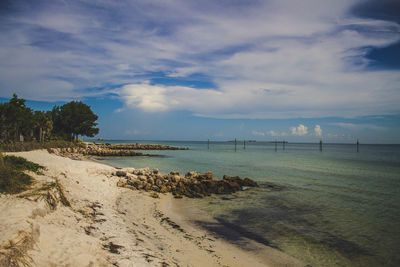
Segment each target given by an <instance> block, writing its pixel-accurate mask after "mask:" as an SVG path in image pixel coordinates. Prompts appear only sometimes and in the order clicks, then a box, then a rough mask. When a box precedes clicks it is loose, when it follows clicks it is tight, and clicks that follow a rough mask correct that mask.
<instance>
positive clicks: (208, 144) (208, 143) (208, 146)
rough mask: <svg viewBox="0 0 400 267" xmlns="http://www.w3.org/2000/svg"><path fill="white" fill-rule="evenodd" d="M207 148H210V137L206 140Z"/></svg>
mask: <svg viewBox="0 0 400 267" xmlns="http://www.w3.org/2000/svg"><path fill="white" fill-rule="evenodd" d="M207 148H208V150H210V139H208V141H207Z"/></svg>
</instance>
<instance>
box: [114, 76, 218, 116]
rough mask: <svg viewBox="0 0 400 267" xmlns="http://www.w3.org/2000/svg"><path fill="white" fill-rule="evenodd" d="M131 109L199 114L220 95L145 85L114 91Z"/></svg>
mask: <svg viewBox="0 0 400 267" xmlns="http://www.w3.org/2000/svg"><path fill="white" fill-rule="evenodd" d="M116 92H117V93H118V94H119V95H120V97H121V98H122V99H123V101H125V104H126V105H127V106H128V107H131V108H135V107H137V108H140V109H142V110H144V111H147V112H162V111H167V110H190V111H192V112H201V111H202V110H203V108H204V107H208V108H210V109H212V108H213V106H218V105H222V104H223V103H218V102H219V101H220V100H221V99H220V98H219V97H218V96H219V95H220V94H221V93H220V92H218V91H215V90H206V89H204V90H196V89H194V88H191V87H185V86H163V85H151V84H149V83H148V82H147V83H140V84H129V85H125V86H123V87H122V88H121V89H118V90H117V91H116Z"/></svg>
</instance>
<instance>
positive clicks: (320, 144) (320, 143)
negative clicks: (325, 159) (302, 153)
mask: <svg viewBox="0 0 400 267" xmlns="http://www.w3.org/2000/svg"><path fill="white" fill-rule="evenodd" d="M319 151H322V140H319Z"/></svg>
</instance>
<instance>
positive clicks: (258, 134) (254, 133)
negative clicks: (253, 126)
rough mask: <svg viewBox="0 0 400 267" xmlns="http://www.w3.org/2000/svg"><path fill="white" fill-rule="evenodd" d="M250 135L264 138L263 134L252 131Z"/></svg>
mask: <svg viewBox="0 0 400 267" xmlns="http://www.w3.org/2000/svg"><path fill="white" fill-rule="evenodd" d="M251 133H252V134H253V135H254V136H265V133H263V132H258V131H252V132H251Z"/></svg>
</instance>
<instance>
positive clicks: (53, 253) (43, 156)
mask: <svg viewBox="0 0 400 267" xmlns="http://www.w3.org/2000/svg"><path fill="white" fill-rule="evenodd" d="M12 154H15V155H17V156H21V157H24V158H26V159H28V160H30V161H32V162H35V163H38V164H40V165H43V166H45V167H46V168H47V170H46V171H44V175H43V176H37V175H35V178H36V179H37V180H40V181H53V180H55V179H58V181H59V183H60V184H61V185H62V187H63V189H64V193H65V196H66V198H67V199H68V200H69V201H70V203H71V207H66V206H63V205H62V204H61V203H59V205H58V206H57V208H56V209H55V210H51V209H50V207H49V206H48V205H47V204H46V202H45V201H44V200H43V199H42V200H37V201H33V200H27V199H24V198H17V197H16V196H9V195H7V196H5V195H0V257H1V253H9V252H10V247H11V246H10V241H11V245H14V246H15V247H18V245H21V244H22V241H21V240H22V239H23V238H25V239H24V240H29V241H30V243H29V242H25V244H28V243H29V244H30V245H25V247H23V246H20V247H19V249H20V251H21V252H23V253H24V254H25V257H24V258H23V259H24V260H25V261H26V262H27V263H29V264H30V265H32V266H113V265H114V266H176V265H179V266H304V265H303V264H301V263H300V262H299V261H297V260H295V259H293V258H291V257H289V256H287V255H285V254H283V253H281V252H278V251H276V250H274V249H272V248H268V247H265V246H262V245H259V244H258V245H257V244H255V245H254V247H257V246H258V248H259V249H257V250H256V251H254V252H249V251H244V250H241V249H239V248H238V247H236V246H234V245H232V244H229V243H227V242H225V241H223V240H221V239H217V238H215V237H214V236H213V235H212V234H210V233H208V232H206V231H204V230H202V229H200V228H199V227H195V226H194V225H193V224H191V222H190V218H188V217H187V213H184V212H182V211H181V210H178V209H179V208H180V207H181V206H180V202H179V201H181V200H175V199H173V198H172V197H171V195H169V194H166V195H161V194H160V197H161V198H160V199H154V198H151V197H150V196H149V193H146V192H142V191H132V190H130V189H125V188H120V187H117V186H116V183H117V181H118V178H116V177H114V176H111V175H110V173H111V171H112V170H113V169H114V168H113V167H110V166H107V165H103V164H100V163H96V162H89V161H76V160H71V159H68V158H63V157H59V156H55V155H52V154H49V153H48V152H47V151H44V150H41V151H31V152H19V153H12ZM31 199H32V198H31ZM177 225H178V226H177ZM27 236H28V237H29V238H28V239H26V237H27ZM18 241H20V242H19V243H18ZM254 243H255V242H254ZM110 245H111V246H113V245H119V246H121V247H117V248H114V251H113V249H111V251H110ZM24 249H25V250H26V251H25V250H24ZM113 252H114V253H113Z"/></svg>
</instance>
